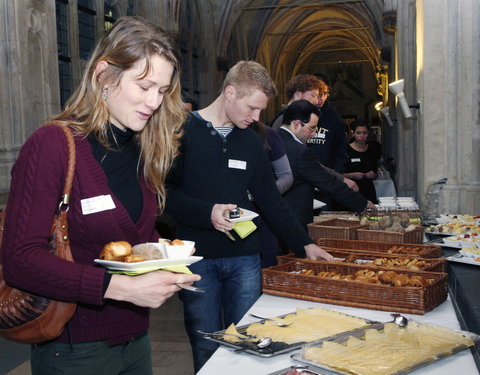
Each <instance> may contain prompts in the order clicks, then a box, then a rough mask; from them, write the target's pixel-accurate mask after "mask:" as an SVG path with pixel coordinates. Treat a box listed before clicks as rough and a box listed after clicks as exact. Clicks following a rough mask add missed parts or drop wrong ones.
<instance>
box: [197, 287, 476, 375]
mask: <svg viewBox="0 0 480 375" xmlns="http://www.w3.org/2000/svg"><path fill="white" fill-rule="evenodd" d="M316 306H320V307H324V308H327V309H331V310H336V311H339V312H342V313H345V314H351V315H356V316H360V317H363V318H367V319H371V320H377V321H381V322H386V321H391V320H392V317H391V316H390V314H389V313H388V312H384V311H376V310H367V309H360V308H354V307H345V306H336V305H328V304H324V303H315V302H309V301H303V300H298V299H291V298H283V297H276V296H271V295H268V294H263V295H262V296H261V297H260V298H259V299H258V301H257V302H256V303H255V304H254V305H253V306H252V308H251V309H250V310H249V313H253V314H258V315H260V316H278V315H283V314H287V313H290V312H293V311H295V309H296V308H297V307H299V308H307V307H316ZM403 315H405V316H407V317H408V318H410V319H413V320H415V321H417V322H419V323H428V324H434V325H439V326H443V327H448V328H451V329H454V330H459V329H460V325H459V323H458V320H457V317H456V315H455V311H454V308H453V305H452V303H451V301H450V297H448V299H447V300H446V301H445V302H444V303H442V304H441V305H440V306H438V307H437V308H435V309H434V310H433V311H430V312H428V313H427V314H425V315H409V314H403ZM254 321H258V320H256V319H254V318H251V317H249V316H248V314H246V315H245V317H244V318H243V319H242V320H241V321H240V323H239V325H242V324H247V323H251V322H254ZM293 353H295V352H291V353H286V354H283V355H279V356H275V357H270V358H263V357H258V356H255V355H251V354H248V353H234V352H232V351H231V350H230V349H228V348H227V347H224V346H221V347H220V348H219V349H217V351H216V352H215V353H214V355H213V356H212V357H211V358H210V360H209V361H208V362H207V363H206V364H205V365H204V366H203V367H202V369H201V370H200V371H199V372H198V375H224V374H228V375H245V374H248V375H267V374H270V373H273V372H275V371H278V370H282V369H284V368H287V367H289V366H292V365H298V364H299V362H296V361H294V360H292V359H291V358H290V356H291V355H292V354H293ZM478 373H479V372H478V370H477V367H476V365H475V362H474V360H473V356H472V354H471V352H470V351H469V350H464V351H462V352H460V353H457V354H455V355H453V356H450V357H447V358H445V359H442V360H441V361H439V362H437V363H434V364H431V365H429V366H426V367H423V368H420V369H418V370H416V371H414V372H411V375H452V374H462V375H463V374H465V375H467V374H468V375H475V374H478Z"/></svg>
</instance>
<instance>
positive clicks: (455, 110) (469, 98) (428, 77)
mask: <svg viewBox="0 0 480 375" xmlns="http://www.w3.org/2000/svg"><path fill="white" fill-rule="evenodd" d="M417 13H418V20H417V28H418V30H419V33H418V36H417V46H418V50H417V80H418V97H419V98H420V101H421V106H422V107H421V111H420V113H421V114H420V116H419V121H418V128H419V140H418V148H417V152H418V160H419V176H418V177H419V181H418V189H419V192H420V197H421V198H423V196H424V194H425V191H426V189H427V187H428V185H429V184H430V183H431V182H433V181H436V180H438V179H440V178H442V177H447V178H448V181H447V184H446V185H445V187H444V189H443V191H442V194H441V200H440V207H439V209H440V211H445V212H451V213H469V214H478V213H479V212H480V170H479V168H480V114H479V107H480V106H479V101H480V99H479V98H480V53H479V50H480V26H479V24H480V9H479V7H478V1H477V0H422V1H420V0H419V1H418V4H417Z"/></svg>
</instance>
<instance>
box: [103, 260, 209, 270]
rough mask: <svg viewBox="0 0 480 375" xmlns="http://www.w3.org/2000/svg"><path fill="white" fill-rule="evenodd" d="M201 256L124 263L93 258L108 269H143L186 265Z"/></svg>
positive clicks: (194, 261)
mask: <svg viewBox="0 0 480 375" xmlns="http://www.w3.org/2000/svg"><path fill="white" fill-rule="evenodd" d="M202 259H203V257H198V256H191V257H188V258H183V259H154V260H146V261H143V262H135V263H124V262H116V261H113V260H103V259H95V263H98V264H100V265H102V266H104V267H105V268H108V269H109V270H115V271H140V270H142V271H144V270H154V269H161V268H167V267H173V266H188V265H190V264H193V263H196V262H198V261H199V260H202Z"/></svg>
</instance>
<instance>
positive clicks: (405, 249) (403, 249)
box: [387, 245, 424, 254]
mask: <svg viewBox="0 0 480 375" xmlns="http://www.w3.org/2000/svg"><path fill="white" fill-rule="evenodd" d="M422 250H424V249H423V248H421V247H411V246H402V245H395V246H392V247H391V248H389V249H388V250H387V253H389V254H415V253H416V254H418V253H421V252H422Z"/></svg>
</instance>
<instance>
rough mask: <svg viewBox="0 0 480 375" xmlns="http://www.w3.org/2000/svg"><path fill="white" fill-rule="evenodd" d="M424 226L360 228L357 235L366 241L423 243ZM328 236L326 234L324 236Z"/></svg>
mask: <svg viewBox="0 0 480 375" xmlns="http://www.w3.org/2000/svg"><path fill="white" fill-rule="evenodd" d="M424 230H425V228H424V227H420V226H419V227H417V229H414V230H412V231H410V232H404V233H399V232H389V231H386V230H371V229H364V228H358V229H357V235H358V237H357V238H358V239H359V240H366V241H383V242H399V243H423V232H424ZM324 237H326V236H324Z"/></svg>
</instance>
